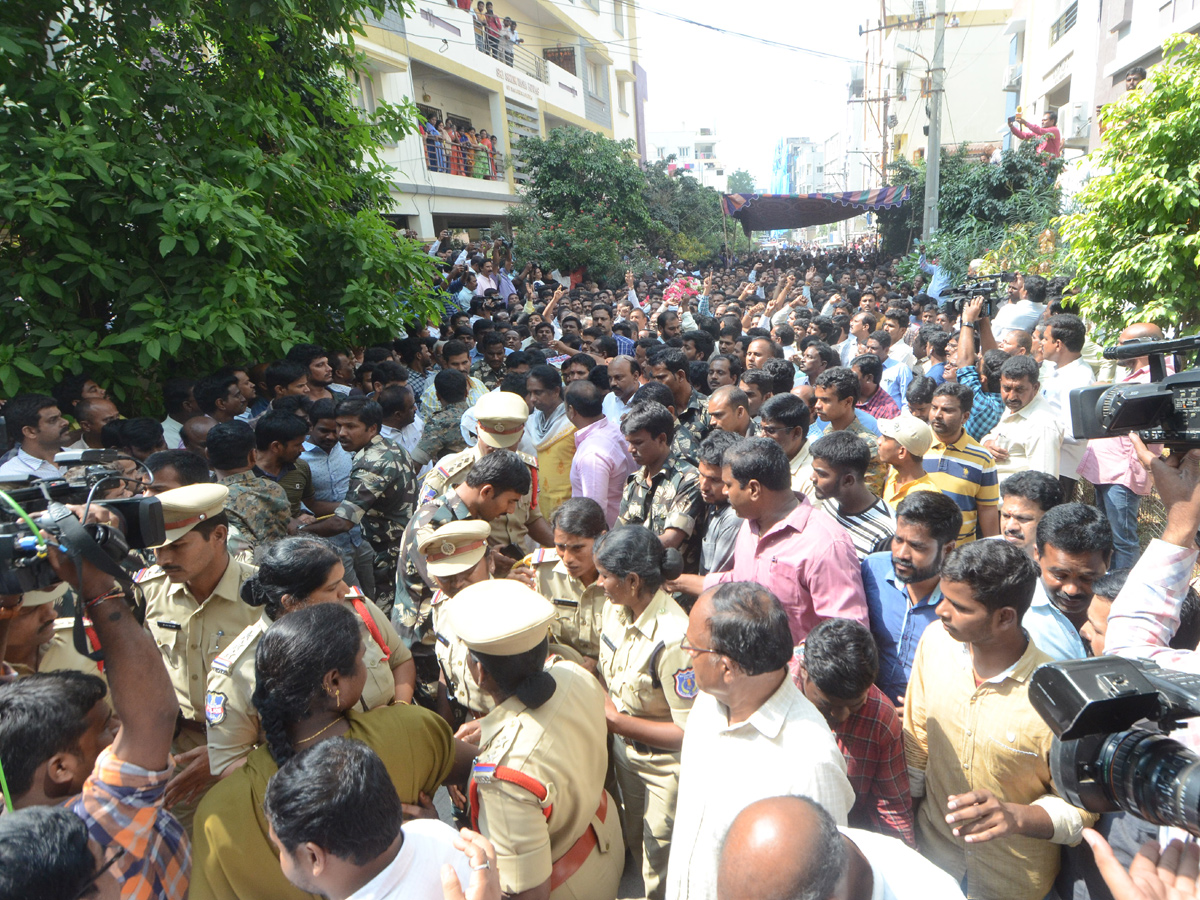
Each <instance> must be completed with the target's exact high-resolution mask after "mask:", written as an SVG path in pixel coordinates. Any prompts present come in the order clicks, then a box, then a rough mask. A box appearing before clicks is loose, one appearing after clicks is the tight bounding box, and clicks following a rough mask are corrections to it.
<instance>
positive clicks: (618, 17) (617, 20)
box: [613, 0, 625, 35]
mask: <svg viewBox="0 0 1200 900" xmlns="http://www.w3.org/2000/svg"><path fill="white" fill-rule="evenodd" d="M613 29H614V30H615V31H616V32H617V34H621V35H623V34H625V0H613Z"/></svg>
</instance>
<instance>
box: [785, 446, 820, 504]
mask: <svg viewBox="0 0 1200 900" xmlns="http://www.w3.org/2000/svg"><path fill="white" fill-rule="evenodd" d="M812 445H813V442H812V441H805V442H804V446H803V447H801V448H800V451H799V452H798V453H797V454H796V455H795V456H793V457H792V458H791V459H789V460H788V468H790V469H791V470H792V491H793V492H795V493H797V494H803V495H804V496H805V497H807V498H808V499H809V501H810V502H811V503H812V504H813V505H814V506H815V505H816V504H817V490H816V487H815V486H814V485H813V482H812Z"/></svg>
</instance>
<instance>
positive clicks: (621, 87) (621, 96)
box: [617, 78, 629, 113]
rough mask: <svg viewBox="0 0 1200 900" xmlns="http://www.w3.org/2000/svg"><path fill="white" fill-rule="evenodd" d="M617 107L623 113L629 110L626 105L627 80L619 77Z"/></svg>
mask: <svg viewBox="0 0 1200 900" xmlns="http://www.w3.org/2000/svg"><path fill="white" fill-rule="evenodd" d="M617 109H619V110H620V111H621V112H623V113H627V112H629V109H628V107H627V106H626V105H625V82H624V81H622V80H621V79H619V78H618V79H617Z"/></svg>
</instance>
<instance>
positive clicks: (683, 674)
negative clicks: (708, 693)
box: [675, 669, 699, 700]
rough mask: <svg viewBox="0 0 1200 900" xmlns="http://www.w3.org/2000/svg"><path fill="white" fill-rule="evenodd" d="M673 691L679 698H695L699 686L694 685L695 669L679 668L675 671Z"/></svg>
mask: <svg viewBox="0 0 1200 900" xmlns="http://www.w3.org/2000/svg"><path fill="white" fill-rule="evenodd" d="M675 693H676V695H677V696H678V697H679V698H680V699H681V700H695V699H696V694H698V693H699V688H697V687H696V670H695V669H680V670H679V671H678V672H676V673H675Z"/></svg>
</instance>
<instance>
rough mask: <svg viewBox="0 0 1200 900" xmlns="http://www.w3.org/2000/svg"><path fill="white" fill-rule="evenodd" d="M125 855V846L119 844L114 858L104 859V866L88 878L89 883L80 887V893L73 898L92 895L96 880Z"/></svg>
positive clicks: (78, 898)
mask: <svg viewBox="0 0 1200 900" xmlns="http://www.w3.org/2000/svg"><path fill="white" fill-rule="evenodd" d="M124 855H125V848H124V847H122V846H121V845H119V844H118V845H117V852H116V853H114V854H113V855H112V858H111V859H106V860H105V861H104V864H103V865H102V866H100V868H99V869H97V870H96V872H95V874H93V875H92V877H91V878H89V879H88V881H87V883H86V884H85V885H84V886H83V887H81V888H80V889H79V893H77V894H76V895H75V896H74V897H72V898H71V900H81V898H83V897H87V896H90V895H91V894H93V893H94V892H95V887H96V882H97V881H99V880H100V879H101V877H102V876H103V875H104V873H105V872H107V871H108V870H109V869H111V868H112V867H113V866H114V865H116V862H117V860H119V859H120V858H121V857H123V856H124Z"/></svg>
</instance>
